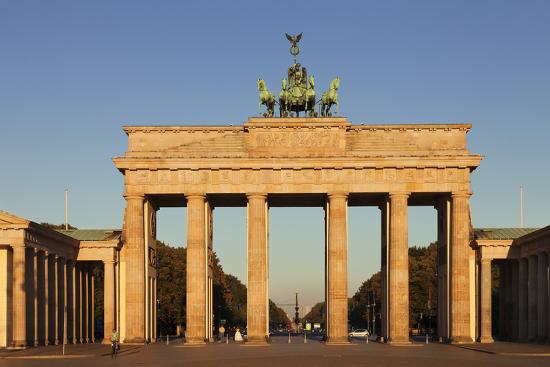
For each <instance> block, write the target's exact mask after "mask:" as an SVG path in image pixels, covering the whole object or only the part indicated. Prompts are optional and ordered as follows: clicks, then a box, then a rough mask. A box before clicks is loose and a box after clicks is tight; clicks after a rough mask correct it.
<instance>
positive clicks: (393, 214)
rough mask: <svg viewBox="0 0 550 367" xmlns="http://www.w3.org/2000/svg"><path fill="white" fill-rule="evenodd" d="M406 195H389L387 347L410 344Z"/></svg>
mask: <svg viewBox="0 0 550 367" xmlns="http://www.w3.org/2000/svg"><path fill="white" fill-rule="evenodd" d="M408 198H409V194H408V193H390V242H389V246H390V248H389V259H388V263H389V300H388V301H389V335H388V342H390V343H409V241H408V219H407V209H408V207H407V205H408V204H407V203H408Z"/></svg>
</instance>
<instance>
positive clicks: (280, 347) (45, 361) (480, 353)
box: [0, 337, 550, 367]
mask: <svg viewBox="0 0 550 367" xmlns="http://www.w3.org/2000/svg"><path fill="white" fill-rule="evenodd" d="M475 347H477V348H476V349H478V350H472V349H466V348H475ZM66 352H67V354H66V356H61V355H60V354H61V348H60V347H58V346H57V347H38V348H30V349H27V350H18V351H7V350H4V351H0V366H9V367H18V366H78V367H86V366H102V367H103V366H198V367H203V366H204V367H206V366H223V367H233V366H240V367H246V366H260V367H270V366H312V367H313V366H315V367H316V366H327V367H328V366H330V367H334V366H366V365H370V366H377V367H378V366H407V367H409V366H424V367H429V366H437V367H440V366H443V367H453V366H476V367H478V366H479V367H483V366H545V367H547V366H550V346H542V345H526V344H515V343H495V344H492V345H482V346H481V348H480V345H479V344H472V345H464V346H460V347H458V346H452V345H442V344H429V345H424V344H420V343H419V344H412V345H411V346H390V345H385V344H378V343H374V342H370V343H368V344H366V343H365V342H364V341H354V342H353V343H352V344H351V345H348V346H327V345H325V344H323V343H321V342H319V341H316V340H310V341H308V343H307V344H304V343H303V339H301V338H300V337H294V338H293V339H292V343H291V344H288V342H287V338H284V337H278V338H274V340H273V342H272V344H271V345H269V346H261V347H254V346H243V345H239V344H235V343H233V342H232V343H230V344H220V343H215V344H209V345H206V346H200V347H189V346H184V345H183V344H181V342H179V341H175V342H172V343H170V344H169V345H166V344H165V343H158V344H152V345H146V346H137V345H123V346H122V350H121V353H120V355H119V357H118V358H117V359H116V360H112V359H111V357H110V347H109V346H108V345H101V344H93V345H75V346H71V345H69V346H68V347H67V349H66Z"/></svg>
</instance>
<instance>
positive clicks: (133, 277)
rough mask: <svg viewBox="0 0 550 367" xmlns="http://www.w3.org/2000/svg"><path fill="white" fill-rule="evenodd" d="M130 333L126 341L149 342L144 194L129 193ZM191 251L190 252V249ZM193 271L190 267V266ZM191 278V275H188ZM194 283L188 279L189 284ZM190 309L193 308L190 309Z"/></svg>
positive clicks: (128, 306) (128, 326)
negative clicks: (146, 313) (146, 335)
mask: <svg viewBox="0 0 550 367" xmlns="http://www.w3.org/2000/svg"><path fill="white" fill-rule="evenodd" d="M126 203H127V206H126V213H125V217H124V218H125V226H124V234H125V242H126V243H125V245H124V246H125V261H126V322H125V325H126V333H125V340H124V341H125V342H127V343H144V342H145V281H146V279H145V261H144V259H145V232H144V216H143V212H144V203H145V198H144V196H142V195H126ZM188 255H189V253H188ZM187 270H188V271H189V268H187ZM188 279H189V278H188ZM189 286H191V283H187V287H189ZM187 312H189V309H187Z"/></svg>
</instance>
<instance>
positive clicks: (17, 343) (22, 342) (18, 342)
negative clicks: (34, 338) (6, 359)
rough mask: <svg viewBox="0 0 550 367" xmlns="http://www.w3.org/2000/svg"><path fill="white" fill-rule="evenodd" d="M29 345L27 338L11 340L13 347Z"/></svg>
mask: <svg viewBox="0 0 550 367" xmlns="http://www.w3.org/2000/svg"><path fill="white" fill-rule="evenodd" d="M28 346H29V345H28V343H27V341H26V340H14V341H12V342H11V347H12V348H23V349H24V348H27V347H28Z"/></svg>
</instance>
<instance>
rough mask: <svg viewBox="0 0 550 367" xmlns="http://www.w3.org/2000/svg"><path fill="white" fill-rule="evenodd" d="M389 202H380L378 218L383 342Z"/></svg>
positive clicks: (386, 299)
mask: <svg viewBox="0 0 550 367" xmlns="http://www.w3.org/2000/svg"><path fill="white" fill-rule="evenodd" d="M389 205H390V202H389V200H388V199H387V198H385V199H384V200H383V202H382V205H380V216H381V221H380V222H381V223H380V224H381V231H380V234H381V236H380V239H381V267H380V288H381V291H382V295H381V301H382V304H381V307H380V315H381V324H382V325H381V334H382V335H381V336H382V338H383V339H381V340H382V341H384V340H388V277H387V273H388V249H389V246H388V240H389V238H390V236H389V222H390V221H389V218H388V215H389V213H390V210H389Z"/></svg>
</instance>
